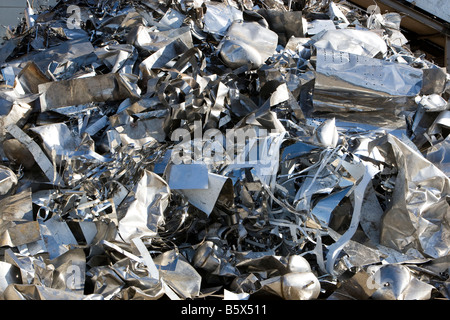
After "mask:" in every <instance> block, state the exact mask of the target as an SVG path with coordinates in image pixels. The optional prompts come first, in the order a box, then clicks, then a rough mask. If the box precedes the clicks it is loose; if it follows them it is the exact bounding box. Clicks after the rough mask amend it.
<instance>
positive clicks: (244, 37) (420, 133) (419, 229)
mask: <svg viewBox="0 0 450 320" xmlns="http://www.w3.org/2000/svg"><path fill="white" fill-rule="evenodd" d="M69 6H73V7H70V8H71V9H73V10H72V11H71V10H68V9H69ZM74 8H75V9H74ZM31 9H33V10H34V11H33V13H32V14H31V11H30V10H31ZM74 10H75V11H74ZM77 10H79V12H78V11H77ZM27 12H28V13H27V15H26V17H27V18H26V19H25V20H24V21H23V22H21V24H20V25H19V27H18V28H16V29H11V30H10V31H9V32H8V37H9V39H8V40H7V41H6V42H5V44H4V45H3V46H2V47H1V48H0V62H1V66H0V68H1V73H0V142H1V145H0V146H1V148H0V157H1V161H2V162H1V163H0V174H1V179H0V242H1V246H2V247H3V250H2V251H1V254H0V273H1V277H0V296H1V298H3V299H5V300H58V299H63V300H159V299H166V300H167V299H170V300H196V299H222V300H229V299H230V300H231V299H232V300H250V299H259V298H262V299H266V298H270V299H272V300H277V299H283V300H312V299H322V300H327V299H328V300H342V299H361V300H364V299H372V300H375V299H383V300H419V299H420V300H429V299H448V297H449V293H448V287H449V286H448V283H449V278H448V273H449V267H450V264H449V260H448V256H449V252H448V248H449V247H450V243H449V240H448V239H449V229H450V228H449V224H448V221H449V217H448V212H449V210H448V201H447V198H448V196H449V181H448V172H449V168H448V161H447V159H448V156H447V153H448V152H447V149H448V140H449V136H448V133H449V130H448V128H449V127H450V121H449V119H450V117H449V111H448V108H449V103H448V99H449V94H450V91H449V88H450V86H449V85H448V80H449V79H450V77H449V76H448V74H446V72H445V69H443V68H441V67H439V66H437V65H436V64H434V63H432V62H430V61H428V60H426V59H425V58H424V57H423V56H415V55H414V54H413V53H412V52H410V51H409V49H408V47H407V45H405V44H407V43H406V41H407V39H406V38H405V37H404V36H403V34H402V32H401V29H400V28H399V26H400V21H401V16H399V15H397V14H391V13H385V14H378V13H377V12H376V10H375V11H374V12H369V13H367V12H364V11H362V10H361V9H358V8H356V7H354V6H352V5H350V4H349V3H347V2H345V1H303V2H289V3H282V2H279V1H266V0H265V1H260V0H255V1H239V2H234V1H214V2H212V1H193V2H192V1H181V2H179V3H170V4H169V3H166V4H164V5H163V4H162V3H158V2H153V1H132V2H129V1H121V0H108V1H87V2H86V1H76V0H71V1H64V2H59V3H58V4H57V5H55V6H54V7H52V8H48V10H47V11H42V12H40V11H38V10H37V8H29V10H28V11H27Z"/></svg>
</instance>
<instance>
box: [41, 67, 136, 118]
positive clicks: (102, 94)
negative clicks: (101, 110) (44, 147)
mask: <svg viewBox="0 0 450 320" xmlns="http://www.w3.org/2000/svg"><path fill="white" fill-rule="evenodd" d="M38 88H39V93H40V94H41V96H40V102H41V110H42V111H46V110H51V109H54V108H58V107H65V106H73V105H79V104H85V103H89V102H104V101H116V100H123V99H126V98H130V97H135V98H138V97H139V93H138V92H136V90H135V89H134V88H133V85H132V83H131V82H130V81H129V79H127V78H126V77H124V76H122V75H120V74H105V75H99V76H95V77H89V78H81V79H73V80H61V81H56V82H47V83H44V84H40V85H39V86H38ZM61 92H66V93H67V94H65V95H61Z"/></svg>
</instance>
